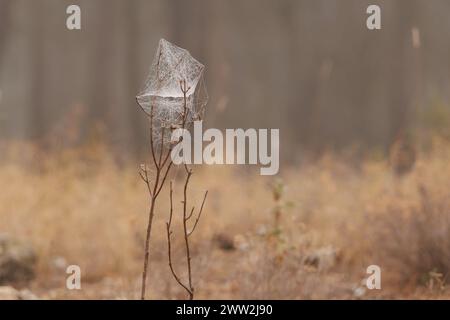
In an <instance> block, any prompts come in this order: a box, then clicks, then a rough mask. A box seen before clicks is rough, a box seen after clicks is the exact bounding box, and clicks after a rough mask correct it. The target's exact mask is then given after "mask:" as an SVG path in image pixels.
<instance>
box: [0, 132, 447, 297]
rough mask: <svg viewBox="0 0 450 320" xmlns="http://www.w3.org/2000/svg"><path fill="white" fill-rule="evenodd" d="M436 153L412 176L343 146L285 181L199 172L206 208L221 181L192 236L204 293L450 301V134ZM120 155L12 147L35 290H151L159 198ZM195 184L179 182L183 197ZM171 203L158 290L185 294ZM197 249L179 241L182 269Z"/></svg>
mask: <svg viewBox="0 0 450 320" xmlns="http://www.w3.org/2000/svg"><path fill="white" fill-rule="evenodd" d="M428 149H429V150H427V152H422V153H419V154H418V156H417V161H416V164H415V167H414V170H413V171H412V172H410V173H409V174H407V175H405V176H403V177H396V176H395V175H393V173H392V172H391V169H390V167H389V165H388V161H387V160H385V159H384V158H383V157H379V156H370V157H369V156H368V157H366V158H364V159H361V160H358V161H349V160H348V159H347V158H346V157H345V156H339V155H336V154H333V153H325V154H324V155H323V156H322V157H320V158H319V159H318V160H315V161H310V162H308V161H305V163H303V164H302V165H301V166H300V165H299V166H293V165H291V166H287V165H286V166H282V172H281V174H280V176H278V177H276V178H273V177H262V176H259V174H258V172H259V170H258V169H257V168H252V167H250V168H242V167H238V166H229V167H227V166H203V167H195V168H194V175H193V178H192V188H191V199H193V201H194V202H195V203H197V204H198V203H200V202H201V200H202V196H203V192H204V190H206V189H208V190H209V196H208V199H207V202H206V206H205V209H204V212H203V217H202V219H201V220H200V224H199V226H198V228H197V230H196V232H195V233H194V234H193V236H192V259H193V261H192V263H193V281H194V287H195V294H196V297H195V298H196V299H316V298H317V299H347V298H349V299H378V298H379V299H388V298H394V299H397V298H407V299H409V298H424V299H426V298H442V299H449V298H450V289H448V287H446V285H445V282H446V280H447V279H446V277H447V276H449V275H450V143H449V142H448V141H445V140H441V139H437V138H436V139H434V140H433V142H432V143H431V144H430V147H429V148H428ZM110 154H111V153H110V152H109V151H108V149H107V148H106V147H103V146H102V145H96V144H94V145H91V146H86V147H83V148H79V149H76V150H75V149H72V150H68V151H61V152H52V153H45V152H42V151H38V150H37V149H36V148H32V147H30V146H24V145H20V144H16V145H8V147H4V152H3V155H4V156H2V162H1V165H0V181H1V184H2V185H1V190H2V192H0V232H6V233H9V234H11V235H14V236H15V237H17V238H20V239H23V240H25V241H28V242H30V243H31V244H32V245H33V246H34V247H35V249H36V250H37V252H38V257H39V259H38V265H37V276H36V278H35V280H33V281H32V282H31V284H30V285H29V288H30V289H31V291H33V292H34V293H35V294H36V295H37V296H38V297H40V298H44V299H45V298H52V299H54V298H56V299H85V298H87V299H91V298H97V299H137V298H139V294H140V281H141V272H142V263H143V262H142V261H143V245H144V237H145V228H146V221H147V211H148V194H147V193H146V187H145V184H144V183H143V182H142V181H141V180H140V178H139V175H138V168H139V163H134V162H132V161H129V162H127V163H126V164H122V165H117V164H116V163H115V162H114V161H113V159H112V156H111V155H110ZM174 172H175V171H174ZM172 178H173V179H175V180H176V176H172ZM181 187H182V181H178V180H176V181H175V193H176V194H179V191H180V188H181ZM275 195H277V196H280V198H279V199H278V201H275ZM160 199H161V200H160V201H159V205H158V207H157V212H156V217H155V219H156V221H155V222H154V228H153V234H152V240H151V251H150V269H149V279H148V290H147V292H148V294H147V296H148V298H151V299H157V298H160V299H184V298H186V293H185V292H184V291H183V290H182V289H181V288H180V287H179V286H178V285H177V283H176V282H175V280H174V279H173V278H172V275H171V273H170V271H169V268H168V265H167V242H166V233H165V232H166V230H165V221H166V219H167V215H168V190H163V194H162V195H161V198H160ZM176 199H180V198H179V197H177V198H176ZM175 203H176V207H175V209H176V210H175V212H174V214H175V215H176V214H177V212H179V205H180V204H179V201H178V200H177V201H176V202H175ZM177 209H178V210H177ZM277 211H278V212H279V227H275V226H274V221H275V212H277ZM177 232H181V229H180V225H175V237H176V236H177ZM178 240H180V239H179V238H178ZM183 250H184V247H183V245H182V243H181V241H180V242H179V243H178V242H176V243H175V244H174V249H173V254H174V260H175V267H176V268H177V270H179V273H180V274H181V276H182V277H184V276H185V274H184V273H183V270H184V269H185V267H184V260H183V259H185V256H184V252H183ZM67 264H76V265H79V266H80V267H81V270H82V290H73V291H69V290H67V289H66V288H65V281H66V276H67V275H66V273H65V265H67ZM371 264H376V265H379V266H380V267H381V269H382V289H381V290H371V291H369V290H367V289H366V290H365V289H364V288H365V287H364V282H363V280H364V278H365V276H366V268H367V266H369V265H371Z"/></svg>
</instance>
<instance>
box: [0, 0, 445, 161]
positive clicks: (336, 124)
mask: <svg viewBox="0 0 450 320" xmlns="http://www.w3.org/2000/svg"><path fill="white" fill-rule="evenodd" d="M72 3H73V1H66V0H64V1H52V0H39V1H33V2H30V1H26V0H17V1H11V0H0V90H1V92H2V99H1V101H0V107H1V113H2V116H1V119H2V120H1V122H0V124H1V125H0V139H1V140H11V139H27V140H28V139H33V140H36V141H41V142H42V141H43V143H45V144H46V145H47V146H49V147H51V146H58V147H70V146H72V145H74V144H80V143H83V142H86V141H89V140H91V139H93V137H95V136H96V135H97V134H98V133H99V132H101V134H103V135H104V137H105V138H106V139H107V140H108V142H109V143H110V145H111V146H112V147H113V149H114V150H115V151H116V153H117V154H122V155H123V154H126V155H129V156H135V155H141V154H142V152H143V151H144V150H143V147H145V141H143V140H142V139H144V137H146V134H145V130H146V129H147V126H146V123H145V117H143V114H141V111H140V110H139V108H138V107H137V106H136V105H135V99H134V97H135V95H136V94H137V92H138V91H139V89H140V85H141V84H142V83H143V81H144V78H145V75H146V73H147V71H148V68H149V66H150V63H151V59H152V54H153V52H154V50H155V48H156V46H157V44H158V41H159V39H160V38H166V39H167V40H169V41H172V42H174V43H175V44H177V45H179V46H181V47H183V48H187V49H188V50H190V52H191V53H192V54H193V56H195V57H197V58H198V59H199V60H200V61H202V62H204V63H205V65H206V66H207V73H206V76H207V79H206V82H207V84H208V89H209V96H210V103H209V106H208V114H207V125H208V126H210V127H212V126H213V127H219V128H225V127H227V128H233V127H260V128H264V127H271V128H280V129H281V139H282V143H283V146H284V147H283V149H282V152H283V156H284V158H285V159H294V158H295V157H296V156H297V155H298V153H300V152H302V151H303V150H314V151H321V150H323V149H324V148H330V147H331V148H337V149H340V148H343V147H347V146H351V145H354V144H361V145H365V146H370V147H372V146H374V147H380V148H383V149H384V150H387V149H388V146H389V145H390V144H391V142H392V141H393V140H394V139H395V137H396V135H397V133H398V131H399V130H400V129H404V128H409V127H410V126H411V125H412V124H413V123H415V121H416V120H417V117H416V111H417V110H418V109H422V108H427V105H428V104H429V103H430V101H435V99H436V97H439V101H440V106H441V107H442V108H444V109H446V108H447V110H448V108H449V107H448V99H449V85H450V83H449V81H450V72H449V71H450V60H449V59H448V57H449V53H450V37H449V33H450V20H449V19H448V16H447V15H448V12H450V11H449V10H450V2H448V1H447V0H432V1H425V0H396V1H376V3H377V4H379V5H380V6H381V8H382V29H381V30H380V31H369V30H367V28H366V24H365V21H366V18H367V14H366V8H367V6H368V5H369V4H373V1H365V0H364V1H360V0H345V1H338V0H279V1H273V0H249V1H206V0H189V1H179V0H170V1H165V0H151V1H150V0H148V1H147V0H131V1H123V0H95V1H87V0H79V1H76V4H78V5H80V7H81V9H82V30H81V31H69V30H67V29H66V27H65V20H66V18H67V15H66V14H65V10H66V7H67V6H68V5H70V4H72ZM413 29H415V30H416V31H417V32H418V33H419V34H420V45H419V46H414V45H413V40H412V30H413ZM433 99H434V100H433ZM444 113H445V112H444ZM421 114H423V112H422V113H421ZM428 117H430V116H428ZM101 128H103V129H101ZM288 146H291V148H288Z"/></svg>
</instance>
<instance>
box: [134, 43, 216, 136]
mask: <svg viewBox="0 0 450 320" xmlns="http://www.w3.org/2000/svg"><path fill="white" fill-rule="evenodd" d="M204 70H205V66H204V65H202V64H201V63H200V62H198V61H197V60H195V59H194V58H193V57H192V56H191V54H190V53H189V51H187V50H185V49H182V48H180V47H177V46H176V45H174V44H172V43H170V42H168V41H166V40H164V39H161V40H160V41H159V45H158V49H157V51H156V54H155V57H154V59H153V62H152V65H151V67H150V72H149V75H148V77H147V80H146V81H145V85H144V88H143V89H142V90H141V92H140V93H139V94H138V95H137V97H136V99H137V102H138V104H139V105H140V106H141V108H142V109H143V110H144V112H145V113H146V114H147V115H148V116H153V121H152V122H153V123H152V130H153V137H154V140H155V142H156V143H160V142H161V141H162V140H163V139H164V144H166V143H169V140H170V134H171V130H173V129H175V128H179V127H181V125H182V122H183V116H182V115H183V111H184V93H183V90H182V89H181V82H185V83H186V89H187V91H186V108H187V116H186V121H185V127H186V128H189V127H190V126H191V125H192V122H193V121H195V120H199V119H202V117H203V114H204V109H205V107H206V103H207V101H208V94H207V91H206V85H205V82H204ZM166 129H167V130H166Z"/></svg>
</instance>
